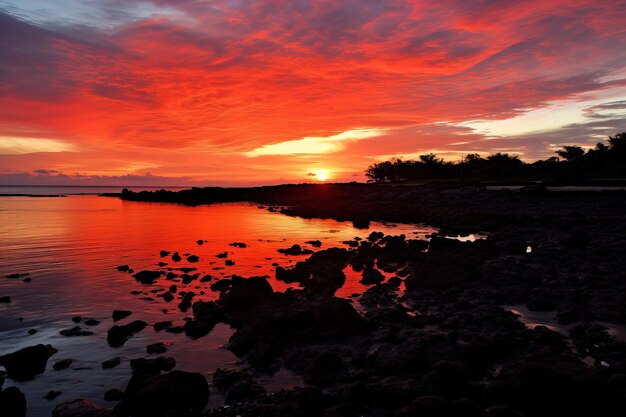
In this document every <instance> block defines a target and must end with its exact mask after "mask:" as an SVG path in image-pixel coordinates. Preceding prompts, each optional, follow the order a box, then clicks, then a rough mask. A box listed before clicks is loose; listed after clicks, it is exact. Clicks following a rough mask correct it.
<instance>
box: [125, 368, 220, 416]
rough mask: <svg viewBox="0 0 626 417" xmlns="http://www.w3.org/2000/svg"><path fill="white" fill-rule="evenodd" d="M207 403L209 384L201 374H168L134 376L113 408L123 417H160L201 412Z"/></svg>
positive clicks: (136, 374)
mask: <svg viewBox="0 0 626 417" xmlns="http://www.w3.org/2000/svg"><path fill="white" fill-rule="evenodd" d="M208 400H209V384H208V383H207V381H206V379H205V378H204V376H203V375H202V374H199V373H191V372H184V371H172V372H170V373H167V374H163V375H157V374H145V373H141V372H134V373H133V377H132V378H131V380H130V381H129V383H128V386H127V387H126V390H125V391H124V399H123V400H122V401H120V402H119V403H118V404H117V406H116V407H115V410H116V411H119V412H120V413H121V414H124V415H132V416H135V417H161V416H174V415H184V414H185V413H189V412H190V411H196V412H199V411H201V410H202V409H203V408H204V407H205V405H206V404H207V402H208Z"/></svg>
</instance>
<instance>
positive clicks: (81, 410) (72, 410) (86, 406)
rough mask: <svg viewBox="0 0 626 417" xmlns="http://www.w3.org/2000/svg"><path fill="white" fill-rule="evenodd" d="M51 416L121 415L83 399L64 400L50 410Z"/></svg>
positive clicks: (94, 416) (99, 416)
mask: <svg viewBox="0 0 626 417" xmlns="http://www.w3.org/2000/svg"><path fill="white" fill-rule="evenodd" d="M52 417H122V416H120V415H119V414H117V413H115V412H113V411H112V410H106V409H103V408H102V407H100V406H99V405H96V404H94V403H92V402H89V401H87V400H83V399H80V398H78V399H75V400H70V401H65V402H63V403H61V404H59V405H57V406H56V407H55V408H54V410H53V411H52Z"/></svg>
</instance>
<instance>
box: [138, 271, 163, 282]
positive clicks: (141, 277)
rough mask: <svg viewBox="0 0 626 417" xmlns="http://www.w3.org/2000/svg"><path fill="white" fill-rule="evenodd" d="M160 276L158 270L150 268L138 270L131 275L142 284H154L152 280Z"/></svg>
mask: <svg viewBox="0 0 626 417" xmlns="http://www.w3.org/2000/svg"><path fill="white" fill-rule="evenodd" d="M160 276H161V272H160V271H150V270H144V271H139V272H137V273H136V274H133V277H134V278H135V279H136V280H137V281H139V282H141V283H142V284H154V282H155V281H156V280H157V279H159V277H160Z"/></svg>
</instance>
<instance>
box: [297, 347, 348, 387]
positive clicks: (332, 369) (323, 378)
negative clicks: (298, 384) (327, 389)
mask: <svg viewBox="0 0 626 417" xmlns="http://www.w3.org/2000/svg"><path fill="white" fill-rule="evenodd" d="M342 368H343V360H342V359H341V356H339V355H338V354H336V353H334V352H323V353H321V354H320V355H318V356H317V357H316V358H315V359H314V360H313V361H312V363H311V364H310V366H309V368H308V369H307V371H306V372H305V374H304V381H305V382H306V383H308V384H313V385H320V386H329V385H332V384H335V383H337V382H338V381H339V380H340V379H341V378H342V377H344V373H343V372H342V370H343V369H342Z"/></svg>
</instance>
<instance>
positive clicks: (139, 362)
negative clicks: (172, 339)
mask: <svg viewBox="0 0 626 417" xmlns="http://www.w3.org/2000/svg"><path fill="white" fill-rule="evenodd" d="M175 366H176V360H175V359H174V358H166V357H163V356H159V357H158V358H154V359H147V358H138V359H132V360H131V361H130V367H131V368H132V369H133V370H135V371H141V372H147V373H157V374H158V373H159V372H162V371H164V372H167V371H171V370H172V369H174V367H175Z"/></svg>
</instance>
